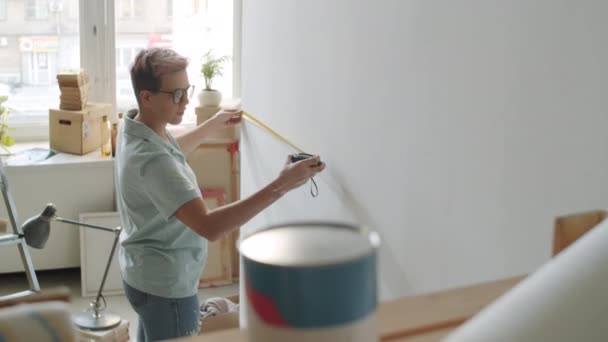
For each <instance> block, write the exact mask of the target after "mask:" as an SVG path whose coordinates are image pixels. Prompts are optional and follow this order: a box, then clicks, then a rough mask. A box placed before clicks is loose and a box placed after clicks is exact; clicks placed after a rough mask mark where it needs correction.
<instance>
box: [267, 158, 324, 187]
mask: <svg viewBox="0 0 608 342" xmlns="http://www.w3.org/2000/svg"><path fill="white" fill-rule="evenodd" d="M324 169H325V163H323V162H321V158H320V157H319V156H314V157H312V158H308V159H304V160H300V161H297V162H295V163H292V162H291V156H287V162H286V163H285V166H284V167H283V170H282V171H281V174H280V175H279V177H278V178H277V184H278V187H277V188H276V190H275V191H278V192H280V193H282V194H285V193H287V192H288V191H291V190H293V189H295V188H298V187H300V186H302V185H304V184H305V183H306V182H307V181H308V180H309V179H310V178H311V177H313V176H314V175H316V174H317V173H319V172H321V171H323V170H324Z"/></svg>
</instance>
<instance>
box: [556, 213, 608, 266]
mask: <svg viewBox="0 0 608 342" xmlns="http://www.w3.org/2000/svg"><path fill="white" fill-rule="evenodd" d="M607 216H608V212H606V211H603V210H593V211H588V212H583V213H576V214H569V215H564V216H558V217H557V218H556V219H555V226H554V231H553V256H556V255H557V254H558V253H560V252H561V251H563V250H564V249H566V248H567V247H568V246H569V245H570V244H572V243H573V242H574V241H576V240H577V239H579V238H580V237H581V236H583V235H584V234H585V233H587V232H588V231H590V230H591V229H593V228H594V227H595V226H597V225H598V224H599V223H600V222H602V221H603V220H604V219H606V217H607Z"/></svg>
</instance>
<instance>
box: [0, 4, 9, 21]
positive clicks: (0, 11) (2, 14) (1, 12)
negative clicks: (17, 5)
mask: <svg viewBox="0 0 608 342" xmlns="http://www.w3.org/2000/svg"><path fill="white" fill-rule="evenodd" d="M7 19H8V0H0V21H6V20H7Z"/></svg>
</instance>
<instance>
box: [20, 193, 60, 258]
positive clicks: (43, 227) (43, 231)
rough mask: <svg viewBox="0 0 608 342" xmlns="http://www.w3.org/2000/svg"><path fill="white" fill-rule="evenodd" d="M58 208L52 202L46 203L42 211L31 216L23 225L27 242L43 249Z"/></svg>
mask: <svg viewBox="0 0 608 342" xmlns="http://www.w3.org/2000/svg"><path fill="white" fill-rule="evenodd" d="M56 212H57V209H55V206H54V205H53V204H52V203H49V204H47V205H46V207H45V208H44V210H43V211H42V213H40V215H38V216H34V217H31V218H29V219H28V220H27V221H25V223H24V224H23V226H22V230H23V235H24V237H25V243H27V244H28V246H31V247H34V248H38V249H42V248H44V245H46V242H47V241H48V240H49V234H50V230H51V229H50V228H51V219H52V218H53V216H55V213H56Z"/></svg>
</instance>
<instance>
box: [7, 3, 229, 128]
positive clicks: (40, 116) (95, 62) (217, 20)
mask: <svg viewBox="0 0 608 342" xmlns="http://www.w3.org/2000/svg"><path fill="white" fill-rule="evenodd" d="M236 1H238V0H236ZM6 3H7V0H0V11H1V9H2V5H3V4H4V5H6ZM232 3H233V1H230V0H183V1H182V0H180V1H170V0H169V1H168V0H148V1H143V0H106V2H105V4H104V2H100V1H89V0H25V1H14V2H11V6H10V10H11V11H12V10H15V11H16V12H18V13H19V12H20V13H26V14H27V15H26V16H25V17H24V16H21V15H16V16H10V15H8V16H7V20H5V21H0V60H1V61H2V63H0V95H8V96H9V100H8V103H7V105H8V106H9V107H10V108H11V109H12V111H11V116H10V118H9V120H10V124H11V125H13V126H14V127H16V130H15V131H14V132H13V135H14V136H16V137H19V136H21V135H22V133H23V132H28V129H30V127H36V129H37V131H36V132H39V133H36V134H42V135H45V134H46V135H48V110H49V108H58V106H59V96H60V92H59V86H58V84H57V79H56V75H57V73H58V72H60V71H63V70H68V69H78V68H80V67H81V65H82V66H83V67H86V68H87V72H89V74H90V75H91V76H92V77H91V79H92V81H91V84H90V86H91V96H90V97H89V100H90V101H104V102H109V103H114V104H116V107H115V112H124V111H126V110H127V109H130V108H133V107H135V106H136V100H135V96H134V94H133V90H132V86H131V80H130V76H129V67H130V66H131V64H132V62H133V59H134V58H135V56H136V54H137V53H138V52H139V51H140V50H141V49H145V48H149V47H169V48H172V49H174V50H176V51H177V52H179V53H181V54H183V55H185V56H186V57H188V58H189V59H190V67H189V68H188V70H187V71H188V75H189V78H190V83H191V84H193V85H195V86H196V93H198V91H199V90H200V89H201V88H202V84H204V82H203V81H202V78H201V76H200V64H201V57H202V56H203V55H204V54H205V53H206V52H207V51H208V50H210V49H212V50H213V51H214V52H215V53H216V55H220V56H222V55H228V56H231V57H232V55H233V51H232V50H233V41H234V39H233V5H232ZM79 6H82V7H83V8H80V9H79ZM20 7H21V8H20ZM104 8H105V9H107V10H108V11H109V10H110V9H113V12H112V13H107V14H106V15H105V16H104V15H103V14H102V13H103V11H104ZM0 13H1V12H0ZM26 18H28V19H26ZM42 18H46V19H42ZM127 18H132V20H127ZM29 19H36V20H35V21H30V20H29ZM102 20H111V21H110V22H114V23H115V25H114V27H112V25H104V24H103V21H102ZM93 23H95V24H94V25H93ZM93 27H95V30H97V32H96V33H95V34H93V33H92V32H93V31H95V30H94V29H93ZM81 28H82V29H81ZM104 28H105V29H104ZM108 37H113V38H112V39H108ZM81 43H82V44H84V45H83V46H81ZM81 49H83V50H82V51H81ZM110 51H111V55H110V54H109V53H110ZM81 55H82V62H83V64H81ZM112 57H114V58H115V60H112V59H113V58H112ZM232 70H233V68H232V62H229V63H227V64H226V66H225V71H224V76H223V77H220V78H217V79H215V80H214V84H213V85H214V88H216V89H218V90H220V91H221V92H222V94H223V97H224V98H226V99H229V98H231V97H232V74H233V72H232ZM93 79H94V80H96V81H95V82H97V83H94V82H93ZM108 84H109V85H111V86H107V85H108ZM93 98H94V100H93ZM197 103H198V100H197V99H196V96H194V97H193V98H192V99H191V102H190V105H189V106H188V108H187V115H186V118H185V119H186V120H185V122H193V121H195V119H194V115H193V113H194V109H195V107H196V106H197ZM23 127H25V128H23ZM36 134H35V133H26V134H23V135H25V136H27V137H32V135H36ZM38 137H39V138H44V136H38Z"/></svg>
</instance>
